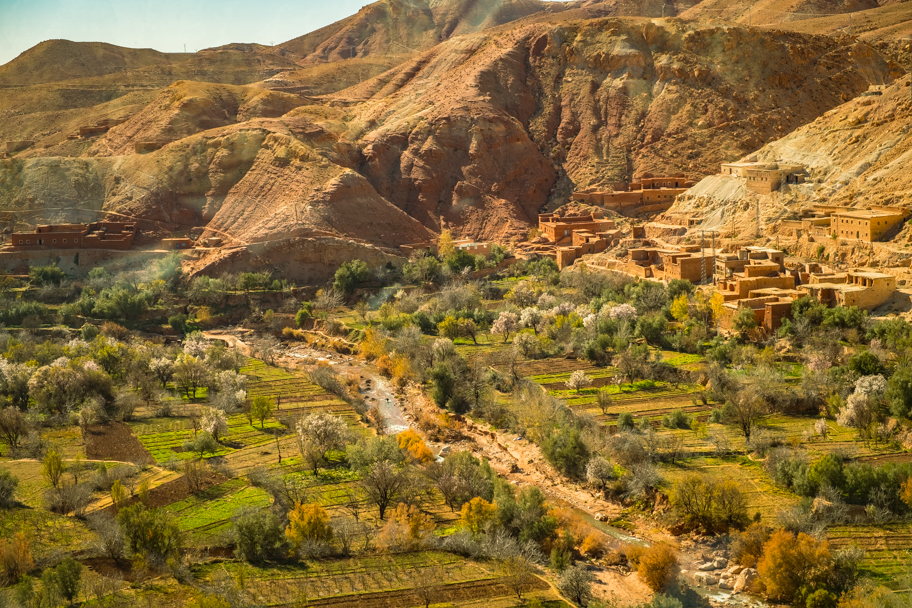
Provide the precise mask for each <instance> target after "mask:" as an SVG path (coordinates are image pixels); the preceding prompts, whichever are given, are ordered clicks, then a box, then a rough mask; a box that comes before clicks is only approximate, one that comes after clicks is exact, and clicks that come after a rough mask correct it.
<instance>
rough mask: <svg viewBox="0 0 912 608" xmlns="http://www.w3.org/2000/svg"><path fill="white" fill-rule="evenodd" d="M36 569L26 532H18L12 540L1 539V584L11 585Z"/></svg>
mask: <svg viewBox="0 0 912 608" xmlns="http://www.w3.org/2000/svg"><path fill="white" fill-rule="evenodd" d="M34 567H35V562H33V561H32V550H31V547H30V546H29V542H28V539H27V538H26V537H25V532H16V533H15V534H13V536H12V538H9V539H6V538H0V584H2V585H3V586H6V585H11V584H13V583H15V582H16V581H18V580H19V577H21V576H22V575H23V574H25V573H26V572H28V571H29V570H31V569H32V568H34Z"/></svg>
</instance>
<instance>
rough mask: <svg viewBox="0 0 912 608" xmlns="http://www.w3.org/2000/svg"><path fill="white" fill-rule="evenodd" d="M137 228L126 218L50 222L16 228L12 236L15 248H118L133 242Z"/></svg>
mask: <svg viewBox="0 0 912 608" xmlns="http://www.w3.org/2000/svg"><path fill="white" fill-rule="evenodd" d="M137 233H138V230H137V228H136V224H134V223H127V222H95V223H93V224H50V225H47V226H38V227H37V228H35V230H34V232H14V233H13V234H12V235H11V236H10V246H11V247H12V249H13V250H30V249H119V250H127V249H130V248H131V247H132V246H133V241H134V240H135V239H136V235H137Z"/></svg>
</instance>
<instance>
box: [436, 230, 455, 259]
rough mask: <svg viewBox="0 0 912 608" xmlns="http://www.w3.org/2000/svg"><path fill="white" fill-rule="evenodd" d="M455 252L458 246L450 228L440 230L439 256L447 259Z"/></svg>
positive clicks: (438, 241) (438, 240)
mask: <svg viewBox="0 0 912 608" xmlns="http://www.w3.org/2000/svg"><path fill="white" fill-rule="evenodd" d="M455 252H456V247H455V246H454V245H453V235H452V233H451V232H450V231H449V230H448V229H446V228H444V229H443V230H441V231H440V238H438V239H437V257H439V258H440V259H441V260H445V259H447V258H448V257H450V256H451V255H453V253H455Z"/></svg>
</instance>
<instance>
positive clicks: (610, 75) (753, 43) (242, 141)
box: [0, 0, 900, 247]
mask: <svg viewBox="0 0 912 608" xmlns="http://www.w3.org/2000/svg"><path fill="white" fill-rule="evenodd" d="M433 4H434V7H435V8H434V11H436V12H434V11H432V13H433V14H432V19H431V21H433V28H438V27H439V28H442V29H441V30H440V32H438V31H437V29H433V28H432V29H433V31H434V32H436V33H434V36H438V37H440V36H442V37H443V38H441V39H445V38H447V37H449V39H448V40H446V41H445V42H443V43H441V44H437V45H436V46H433V48H432V49H431V50H429V51H427V52H424V53H421V54H415V55H414V56H413V57H412V58H411V59H409V60H408V61H406V62H405V63H402V64H401V65H399V66H398V67H396V68H394V69H392V70H389V71H387V72H385V73H383V74H381V75H379V76H377V77H375V78H372V79H370V80H367V81H365V82H363V83H362V84H360V85H358V86H355V87H352V88H349V89H346V90H343V91H340V92H339V93H337V94H334V95H331V96H324V97H321V98H318V99H310V98H309V99H303V98H300V97H297V96H294V95H289V94H284V93H278V92H276V91H268V90H264V89H263V88H254V87H231V86H226V85H214V84H207V83H185V82H181V83H175V84H173V85H172V86H170V87H167V88H166V89H163V90H162V91H161V92H160V93H159V95H158V97H157V98H156V99H155V100H154V101H152V103H148V105H146V106H145V107H142V108H138V109H137V110H136V111H135V112H134V113H133V117H132V118H131V119H130V120H129V121H128V122H126V123H124V124H121V125H118V126H116V127H113V128H112V129H111V130H110V131H109V132H108V133H106V134H104V135H100V136H98V139H94V140H91V141H85V142H83V143H72V142H69V140H67V142H66V143H64V144H61V147H58V148H47V147H43V146H44V144H43V143H42V142H41V141H38V142H37V143H36V145H35V146H33V147H32V148H30V149H29V150H26V151H25V152H23V153H21V155H20V156H22V157H26V158H16V159H12V160H8V161H2V164H0V208H14V209H22V208H27V207H28V206H29V205H33V204H34V206H35V207H39V204H40V205H43V206H45V207H47V208H55V209H60V208H66V207H67V206H71V207H73V208H74V209H75V208H77V207H79V208H90V209H101V208H103V209H105V210H110V211H116V212H118V213H123V214H125V215H128V216H132V217H138V218H143V219H145V220H147V221H148V222H149V223H150V224H152V225H155V226H160V230H162V231H168V230H174V229H176V228H178V227H202V226H207V227H208V230H209V233H211V234H222V233H224V235H228V236H229V237H230V238H231V239H234V241H233V242H239V243H259V242H263V241H266V240H276V239H284V238H289V237H305V236H310V235H332V236H333V237H335V238H339V239H355V240H358V241H364V242H367V243H371V244H374V245H377V246H383V247H395V246H397V245H399V244H403V243H409V242H415V241H421V240H425V239H426V238H428V236H429V234H430V233H429V230H431V231H438V230H439V229H440V227H441V222H443V223H445V224H446V225H447V226H448V227H450V228H451V229H453V230H454V232H455V234H457V235H459V236H465V237H471V238H475V239H483V240H509V238H510V237H511V236H515V235H519V234H524V233H525V232H526V231H527V229H528V227H529V226H530V225H534V224H535V222H536V219H537V218H536V215H537V214H538V213H539V212H540V211H541V210H542V209H543V208H552V207H554V206H557V205H559V204H562V203H564V202H566V200H567V198H568V196H569V194H570V193H571V192H572V191H573V190H576V189H582V188H596V187H598V188H601V187H611V186H613V185H614V184H616V183H618V182H624V181H629V180H630V179H631V178H632V176H633V175H635V174H638V173H642V172H647V171H648V172H652V173H654V174H663V173H679V172H682V173H685V174H686V175H687V177H689V178H691V179H698V178H700V177H702V176H704V175H707V174H711V173H715V172H716V171H717V170H718V166H719V163H721V162H725V161H729V160H734V159H737V158H740V157H743V156H744V155H746V154H748V153H751V152H754V151H755V150H757V149H758V148H761V147H762V146H763V145H764V144H765V143H767V142H770V141H773V140H777V139H780V138H781V137H782V136H783V135H785V134H787V133H789V132H791V131H794V130H795V129H796V128H798V127H800V126H801V125H804V124H806V123H809V122H812V121H813V120H814V119H816V118H817V117H819V116H821V115H822V114H823V113H824V112H826V111H828V110H830V109H832V108H834V107H836V106H837V105H839V104H840V103H842V100H843V98H844V97H847V96H848V97H853V96H855V95H857V94H859V93H861V92H862V91H864V90H866V89H867V88H868V86H869V85H870V84H872V83H877V84H879V83H883V82H889V81H890V80H891V79H893V78H895V77H896V76H897V75H899V73H900V72H898V71H897V68H896V66H891V65H890V64H888V62H887V61H886V60H885V59H884V58H883V57H882V56H881V55H880V54H879V52H878V51H877V50H876V49H875V48H873V47H871V46H868V45H867V44H865V43H863V42H855V41H852V40H849V39H836V38H830V37H825V36H808V35H804V34H795V33H786V32H781V31H772V30H755V29H748V28H742V27H731V26H725V27H718V26H709V25H706V24H699V23H693V22H683V21H680V20H665V21H659V20H648V19H638V18H629V19H628V18H624V19H618V18H604V19H591V18H590V19H577V20H570V19H567V18H566V17H568V16H572V17H574V18H576V17H587V16H591V15H592V14H593V11H596V10H598V11H607V10H608V9H607V8H606V6H607V5H606V4H605V3H602V2H585V3H568V4H566V5H561V6H560V7H553V6H552V7H549V9H553V10H556V11H557V10H558V9H559V11H560V13H559V14H558V15H556V16H555V15H550V16H549V15H544V14H541V15H535V16H533V17H529V18H527V19H521V20H519V21H518V22H517V23H515V24H511V25H502V26H499V27H495V28H493V29H488V30H485V31H483V32H481V33H475V34H465V35H456V34H462V33H464V32H469V31H475V30H473V29H472V28H481V27H482V26H483V25H484V24H485V23H488V24H489V25H490V24H493V23H495V22H499V21H498V19H501V17H502V15H501V17H496V18H495V17H492V15H494V14H495V13H496V11H494V13H491V12H490V10H494V9H497V10H501V9H503V10H506V8H504V7H507V8H508V7H510V6H512V7H514V8H516V7H520V8H522V6H525V5H522V4H521V3H520V2H516V3H510V2H500V3H497V2H493V0H491V2H488V3H486V2H479V3H470V2H435V3H433ZM628 4H630V5H632V4H637V2H633V0H631V3H627V4H624V5H623V6H627V5H628ZM642 4H643V6H641V7H640V8H642V9H643V10H646V9H647V8H648V9H649V10H650V11H651V10H653V9H654V8H655V7H654V6H653V5H652V4H649V2H647V1H646V0H643V3H642ZM647 4H649V6H648V7H647V6H646V5H647ZM495 5H496V6H495ZM422 6H424V4H423V0H408V1H406V0H396V1H395V2H384V3H380V4H378V5H372V7H369V8H368V9H365V10H366V12H365V13H363V14H361V16H359V17H358V18H357V19H355V18H352V19H351V20H348V21H346V22H345V23H343V24H342V25H339V27H337V28H336V29H335V30H334V31H335V32H336V33H338V32H341V31H342V30H341V29H339V28H343V29H344V27H349V26H350V25H352V24H353V23H362V25H363V24H368V25H370V24H376V23H378V22H377V21H376V19H375V17H376V15H375V14H374V12H375V11H381V12H382V10H387V9H388V10H390V11H393V12H395V11H400V12H401V11H404V12H402V13H401V14H402V15H406V16H407V15H408V14H409V11H412V10H418V11H419V12H421V11H424V9H423V8H421V7H422ZM612 6H614V5H612ZM618 6H621V5H618ZM384 7H386V8H384ZM473 7H474V8H473ZM485 7H487V8H485ZM498 7H499V8H498ZM644 7H645V8H644ZM650 7H651V8H650ZM482 9H484V10H482ZM489 9H490V10H489ZM517 10H520V9H517ZM522 10H525V9H522ZM611 10H615V9H611ZM617 10H621V9H617ZM625 10H626V9H625ZM372 11H374V12H372ZM441 11H443V12H441ZM447 11H449V12H447ZM460 11H462V12H460ZM473 11H476V12H473ZM477 11H480V12H477ZM520 12H522V11H521V10H520ZM647 12H648V11H647ZM444 13H445V14H444ZM390 14H392V13H390ZM396 14H397V15H398V14H399V13H396ZM422 14H424V13H422ZM497 14H500V13H497ZM517 14H519V13H517ZM371 15H373V16H371ZM400 16H401V15H400ZM368 17H370V19H368ZM503 18H506V17H503ZM372 19H373V21H372ZM397 19H398V20H396V19H394V20H393V21H391V22H389V23H390V24H393V25H395V24H397V23H398V24H402V23H405V21H402V19H399V18H398V17H397ZM403 19H404V17H403ZM490 19H494V20H493V21H490V22H489V21H486V20H490ZM441 24H444V25H441ZM343 26H344V27H343ZM388 26H389V27H392V25H389V24H388ZM334 27H335V26H334ZM352 27H354V26H352ZM364 27H367V25H365V26H364ZM371 27H373V26H371ZM397 27H398V26H397ZM416 27H417V26H416ZM422 27H423V26H422ZM428 27H430V26H428ZM330 29H332V28H330ZM419 29H420V28H419ZM394 30H395V28H393V29H389V28H387V29H386V30H384V31H385V32H386V33H384V34H383V36H386V38H385V39H387V40H395V39H397V38H396V36H395V35H394V34H391V33H390V32H394ZM366 31H367V30H365V32H366ZM428 31H431V30H428ZM441 32H446V33H445V35H444V33H441ZM363 35H364V36H367V37H368V38H370V39H371V40H373V39H374V38H371V36H372V35H369V34H368V33H363ZM409 35H410V36H411V35H412V34H409ZM320 36H322V37H321V38H320V40H322V41H326V40H329V39H330V38H332V37H333V36H335V34H334V33H333V32H329V31H324V32H322V33H321V34H320ZM432 38H433V37H432ZM366 39H367V38H366ZM402 39H404V38H402ZM305 46H306V45H305ZM314 48H315V47H314ZM378 48H379V47H378ZM242 52H243V51H242V50H230V51H229V50H225V51H217V52H216V51H212V52H210V53H209V55H213V56H215V55H220V54H222V53H242ZM310 52H314V51H313V48H311V51H310ZM327 52H329V51H327ZM333 52H334V51H333ZM331 54H332V53H330V55H331ZM203 55H204V54H200V57H202V56H203ZM207 56H208V55H207ZM200 60H202V59H200ZM340 63H344V62H340ZM261 85H263V86H265V82H264V83H261ZM146 103H147V102H146ZM155 139H159V140H166V139H173V140H174V141H172V143H170V144H167V145H164V146H163V147H162V148H161V149H158V150H155V151H152V152H148V153H143V154H137V153H134V150H135V146H136V144H137V142H139V143H141V142H143V141H147V140H149V141H152V140H155ZM63 146H73V148H66V147H63ZM71 149H72V150H76V152H73V153H71V152H68V150H71ZM153 149H154V148H153ZM48 150H52V151H53V154H51V153H49V152H48ZM143 150H145V148H144V149H143ZM41 155H44V156H67V155H72V156H84V157H88V156H94V158H80V159H64V160H56V159H55V160H52V159H44V158H38V157H39V156H41ZM77 160H78V162H76V161H77ZM51 165H53V167H52V166H51ZM33 201H37V202H35V203H33ZM73 219H74V220H78V219H80V218H76V217H74V218H73Z"/></svg>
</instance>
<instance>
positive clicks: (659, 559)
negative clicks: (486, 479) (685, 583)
mask: <svg viewBox="0 0 912 608" xmlns="http://www.w3.org/2000/svg"><path fill="white" fill-rule="evenodd" d="M629 557H630V554H629V552H628V559H629ZM636 566H637V573H638V574H639V575H640V578H642V579H643V582H645V583H646V584H647V585H648V586H649V588H650V589H652V590H653V591H656V592H659V591H662V590H664V589H666V588H667V587H668V586H669V585H670V584H671V583H672V582H673V581H674V580H675V578H677V575H678V558H677V556H676V555H675V552H674V549H672V548H671V546H670V545H668V544H667V543H656V544H654V545H652V546H651V547H648V548H646V549H643V550H642V552H641V553H640V554H639V555H637V564H636Z"/></svg>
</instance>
